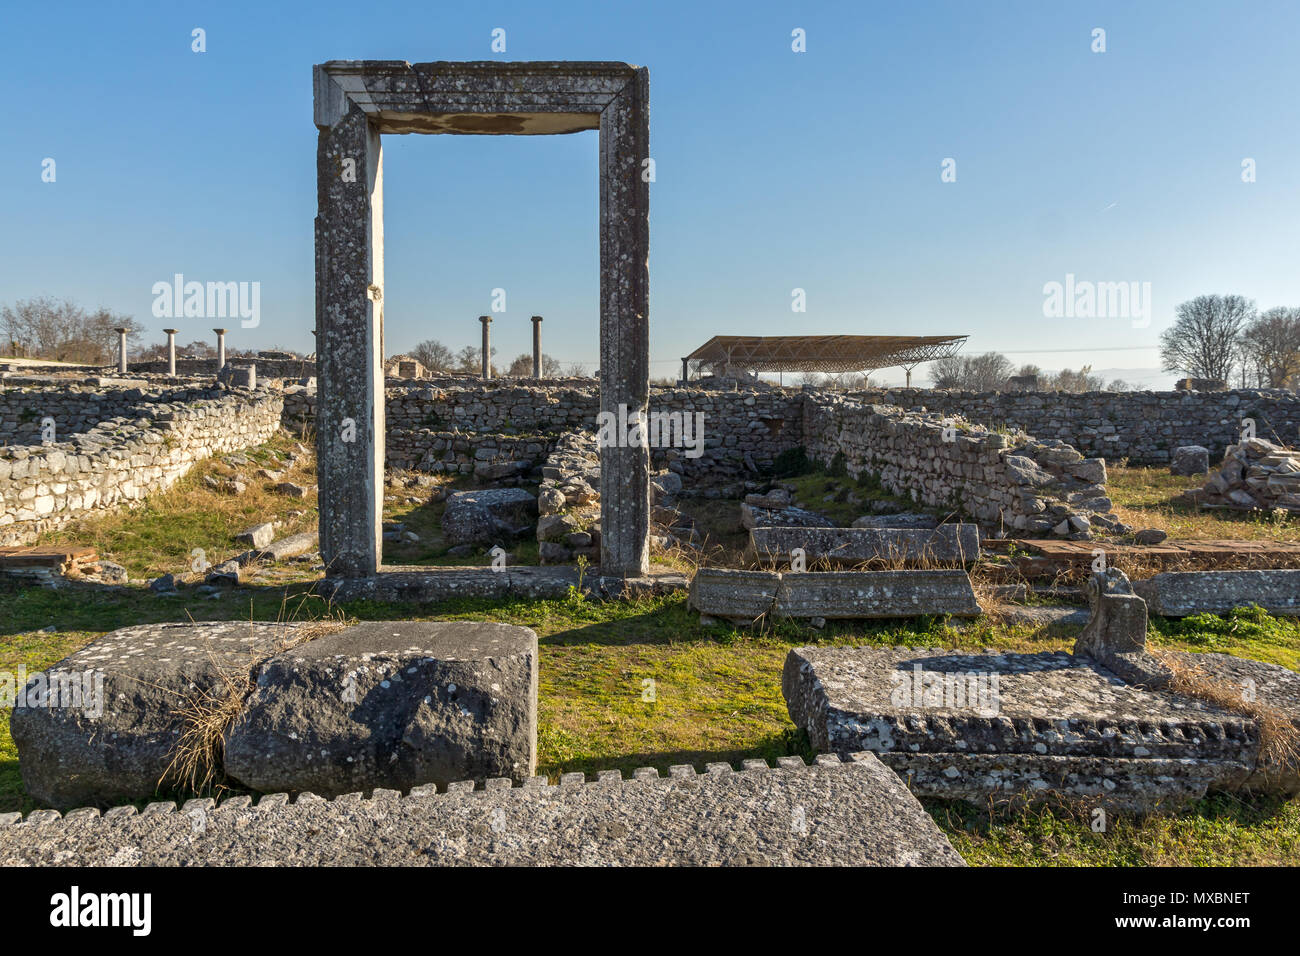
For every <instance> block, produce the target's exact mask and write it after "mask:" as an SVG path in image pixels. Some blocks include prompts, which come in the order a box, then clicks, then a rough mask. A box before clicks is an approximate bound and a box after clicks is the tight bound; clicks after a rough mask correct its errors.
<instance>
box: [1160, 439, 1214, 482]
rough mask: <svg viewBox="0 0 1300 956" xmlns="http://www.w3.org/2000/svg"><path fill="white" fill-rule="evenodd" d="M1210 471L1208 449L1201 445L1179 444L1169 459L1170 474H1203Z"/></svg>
mask: <svg viewBox="0 0 1300 956" xmlns="http://www.w3.org/2000/svg"><path fill="white" fill-rule="evenodd" d="M1209 471H1210V449H1208V448H1206V447H1205V446H1203V445H1180V446H1178V447H1177V448H1175V449H1174V453H1173V456H1172V457H1171V458H1170V460H1169V473H1170V474H1171V475H1187V476H1190V475H1205V474H1208V473H1209Z"/></svg>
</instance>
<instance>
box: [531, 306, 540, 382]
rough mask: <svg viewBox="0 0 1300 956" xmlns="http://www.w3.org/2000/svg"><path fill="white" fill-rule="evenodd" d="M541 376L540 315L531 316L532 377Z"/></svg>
mask: <svg viewBox="0 0 1300 956" xmlns="http://www.w3.org/2000/svg"><path fill="white" fill-rule="evenodd" d="M541 377H542V317H541V316H540V315H535V316H533V378H541Z"/></svg>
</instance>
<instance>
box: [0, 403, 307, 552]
mask: <svg viewBox="0 0 1300 956" xmlns="http://www.w3.org/2000/svg"><path fill="white" fill-rule="evenodd" d="M38 391H41V390H36V389H32V390H25V392H26V394H25V395H24V396H23V398H22V399H19V398H18V396H16V395H14V394H13V393H6V395H5V398H6V401H12V402H14V403H18V402H20V401H29V402H34V403H35V404H36V407H38V408H45V409H58V408H61V407H66V408H68V409H69V410H79V409H82V407H83V406H82V405H81V404H78V403H79V402H80V401H81V400H82V398H81V396H80V393H79V392H75V391H73V392H69V390H68V389H62V388H60V389H49V390H44V391H43V393H42V394H39V395H38V394H35V393H36V392H38ZM131 393H133V394H131ZM74 396H76V397H74ZM61 403H62V404H61ZM101 407H103V408H105V409H109V410H126V411H128V414H125V415H113V416H111V417H101V418H100V419H99V420H98V421H97V423H96V424H94V425H91V426H89V427H85V428H84V429H83V430H81V431H78V432H75V433H71V434H68V433H66V432H62V431H61V432H60V433H59V435H60V437H63V440H61V441H56V442H53V443H51V444H45V445H41V444H31V445H10V446H8V447H4V448H0V545H14V544H28V543H30V542H31V541H32V540H34V539H35V537H36V536H37V535H38V534H39V533H41V532H42V531H48V530H50V529H53V528H58V527H60V526H62V525H64V524H67V523H68V522H70V521H73V520H75V519H77V518H80V517H82V516H84V515H86V514H89V513H92V512H96V511H111V510H115V509H117V508H119V507H121V506H122V505H132V504H135V503H136V502H138V501H140V500H141V499H143V498H144V497H145V496H146V495H149V494H151V493H153V492H156V491H160V490H162V489H164V488H167V487H169V486H170V485H171V484H173V483H174V482H175V481H176V480H177V479H178V478H180V477H181V476H182V475H184V474H185V473H186V472H188V471H189V470H190V468H191V467H192V466H193V465H194V463H195V462H197V461H201V460H203V459H205V458H208V457H211V456H212V455H215V454H223V453H226V452H231V451H237V450H239V449H242V448H247V447H248V446H250V445H255V444H259V443H260V442H263V441H266V440H267V439H268V438H270V437H271V436H272V435H273V434H275V432H276V430H277V429H278V428H279V427H280V417H281V413H282V399H281V396H280V394H279V393H278V392H272V391H269V390H266V389H259V390H257V391H245V390H231V391H225V390H219V389H207V390H193V389H186V390H182V391H178V392H174V393H164V394H161V395H153V396H144V395H142V394H141V393H139V392H138V391H136V390H128V393H127V394H122V395H114V394H109V395H106V396H105V401H104V403H103V405H102V406H101ZM51 414H52V415H53V417H55V419H56V421H57V420H58V412H57V411H56V412H52V413H51ZM82 414H85V413H82Z"/></svg>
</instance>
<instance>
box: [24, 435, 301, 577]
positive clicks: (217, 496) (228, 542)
mask: <svg viewBox="0 0 1300 956" xmlns="http://www.w3.org/2000/svg"><path fill="white" fill-rule="evenodd" d="M296 445H297V442H295V440H294V439H293V438H291V437H289V436H287V435H284V434H283V433H281V434H278V435H277V436H276V437H274V438H272V439H271V440H270V441H268V442H266V443H265V444H264V445H259V446H257V447H256V448H250V449H247V450H245V451H243V452H240V454H242V455H243V456H244V457H245V458H247V459H249V461H250V464H248V465H242V466H239V467H231V466H229V465H227V464H225V463H224V461H223V458H227V457H231V456H228V455H227V456H219V457H217V458H212V459H208V460H207V461H202V462H199V463H198V464H197V465H195V466H194V467H193V468H192V469H191V470H190V472H189V473H188V474H187V475H185V476H184V477H182V478H181V479H180V480H178V481H177V482H176V483H175V484H174V485H172V486H171V487H170V488H168V489H167V490H166V491H161V492H158V493H157V494H153V495H150V496H149V497H148V498H146V499H145V500H144V501H143V502H142V503H141V504H140V505H139V506H138V507H136V508H131V509H126V510H123V511H120V512H116V513H112V514H98V515H94V516H90V517H86V518H83V519H81V520H80V521H77V522H74V523H72V524H70V525H67V526H66V527H63V528H60V529H59V530H57V531H51V532H48V533H46V534H43V535H41V537H40V539H39V540H38V542H37V543H38V544H78V545H89V546H91V547H93V548H95V549H96V550H97V551H98V552H99V556H100V557H101V558H107V559H108V560H110V561H115V562H117V563H118V564H120V565H122V566H123V567H125V568H126V569H127V572H128V574H130V575H131V577H133V578H136V577H141V578H143V577H148V578H154V577H158V576H159V575H162V574H175V575H177V576H178V577H180V576H181V575H190V574H192V571H191V567H192V564H193V562H194V560H195V554H194V552H195V550H196V549H201V550H202V551H203V556H204V557H205V558H206V560H207V561H208V562H209V563H211V564H220V563H221V562H222V561H225V560H228V559H229V558H232V557H234V556H235V555H237V554H240V553H242V552H244V551H246V550H247V547H246V546H245V545H240V544H237V543H236V542H235V535H237V534H239V533H240V532H242V531H245V530H247V529H248V528H249V527H251V526H252V525H255V524H260V523H261V522H263V521H278V522H280V526H279V527H278V528H277V532H276V533H277V536H284V535H290V534H297V533H299V532H301V531H314V530H315V529H316V524H317V515H316V492H315V491H314V488H315V485H316V466H315V456H314V455H313V454H312V453H311V450H310V449H308V451H307V452H306V453H299V452H297V451H296V449H295V446H296ZM290 452H293V453H294V454H297V455H298V460H297V461H296V462H295V463H294V464H293V465H291V466H290V465H287V464H286V462H285V460H284V459H285V456H287V455H288V454H289V453H290ZM259 468H267V469H268V470H270V471H283V472H284V474H283V475H282V476H281V477H279V478H277V479H276V480H275V481H269V480H264V479H260V478H256V477H254V474H255V472H256V471H257V470H258V469H259ZM209 475H210V476H212V477H214V478H218V479H227V478H233V477H236V476H237V477H239V478H240V479H241V480H242V481H243V482H244V483H245V484H246V486H247V487H246V488H245V490H244V492H243V493H242V494H237V495H235V494H223V493H221V492H219V491H216V490H214V489H212V488H210V487H209V486H208V485H206V484H205V483H204V481H203V479H204V478H205V477H207V476H209ZM282 481H289V482H293V483H294V484H298V485H303V486H306V487H307V488H308V489H313V490H310V491H309V493H308V496H307V497H306V498H305V499H304V498H291V497H289V496H287V495H283V494H280V493H279V492H277V491H275V486H276V485H277V484H278V483H279V482H282Z"/></svg>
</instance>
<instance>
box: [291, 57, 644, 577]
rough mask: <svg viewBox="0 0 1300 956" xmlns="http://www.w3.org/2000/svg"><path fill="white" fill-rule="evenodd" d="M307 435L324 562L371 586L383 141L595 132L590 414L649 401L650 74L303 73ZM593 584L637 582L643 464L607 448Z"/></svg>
mask: <svg viewBox="0 0 1300 956" xmlns="http://www.w3.org/2000/svg"><path fill="white" fill-rule="evenodd" d="M313 79H314V88H315V122H316V126H317V128H318V129H319V130H320V138H319V143H318V146H317V153H316V183H317V200H318V211H317V216H316V350H317V357H318V361H317V377H318V379H319V398H318V409H317V421H316V427H317V432H316V449H317V468H318V470H319V485H320V498H319V501H320V543H321V556H322V558H323V559H324V561H325V563H326V565H327V567H328V569H329V571H328V573H329V574H330V575H334V576H341V577H364V576H369V575H373V574H375V573H376V572H377V571H378V569H379V558H380V553H381V551H380V547H381V546H380V533H381V532H380V519H381V516H382V513H383V468H384V369H383V356H384V216H383V209H384V206H383V154H382V151H381V148H380V136H381V134H383V133H462V134H470V133H485V134H522V135H539V134H548V133H574V132H578V131H580V130H589V129H596V130H599V131H600V408H601V411H602V412H603V411H608V412H611V413H612V414H614V415H615V416H616V417H617V415H618V411H619V408H620V406H623V407H626V409H627V414H628V415H629V416H631V415H634V414H635V413H637V412H645V411H646V410H647V404H648V401H649V391H650V385H649V380H650V379H649V368H650V362H649V334H648V317H649V277H648V271H647V255H648V252H649V243H650V232H649V200H650V192H649V190H650V187H649V184H648V181H647V179H646V178H643V176H642V170H643V164H644V161H645V160H646V159H648V158H649V141H650V134H649V112H648V109H649V106H648V101H649V72H648V71H647V70H646V69H645V68H643V67H635V66H630V65H628V64H626V63H587V62H537V63H497V62H472V63H449V62H438V63H415V64H411V63H407V62H406V61H404V60H333V61H330V62H329V63H323V64H319V65H317V66H316V67H315V68H314V78H313ZM600 464H601V475H600V483H601V489H600V490H601V497H600V501H601V571H602V572H603V573H605V574H610V575H622V576H638V575H643V574H645V573H646V571H647V570H648V562H649V550H648V541H649V538H648V535H649V507H650V506H649V492H648V488H649V480H648V473H649V451H648V449H647V448H645V447H627V448H618V447H605V448H602V449H601V452H600Z"/></svg>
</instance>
